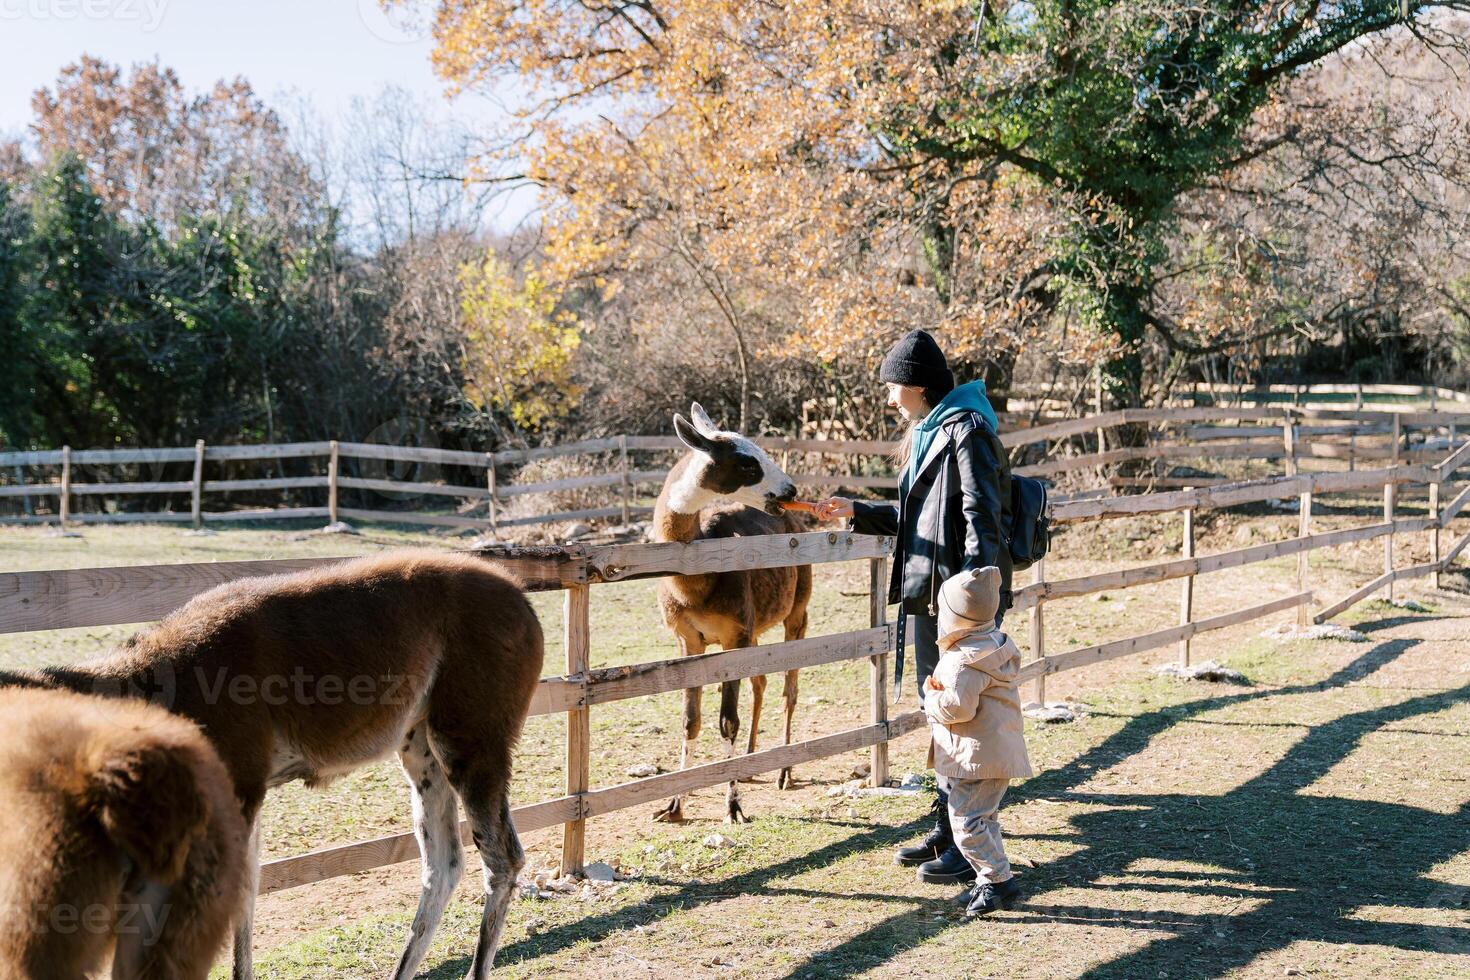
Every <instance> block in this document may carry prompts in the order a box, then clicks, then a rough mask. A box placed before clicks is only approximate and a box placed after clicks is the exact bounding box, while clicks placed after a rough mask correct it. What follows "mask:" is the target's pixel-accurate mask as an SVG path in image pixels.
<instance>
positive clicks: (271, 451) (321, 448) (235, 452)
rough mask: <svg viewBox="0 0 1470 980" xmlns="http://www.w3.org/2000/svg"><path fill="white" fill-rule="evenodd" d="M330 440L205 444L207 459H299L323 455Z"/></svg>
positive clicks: (205, 456)
mask: <svg viewBox="0 0 1470 980" xmlns="http://www.w3.org/2000/svg"><path fill="white" fill-rule="evenodd" d="M331 448H332V444H331V443H330V442H326V441H323V442H283V443H277V444H275V445H265V446H206V447H204V458H205V460H207V461H216V460H226V459H299V458H301V457H303V456H325V455H326V454H327V453H328V452H330V451H331Z"/></svg>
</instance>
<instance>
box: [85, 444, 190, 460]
mask: <svg viewBox="0 0 1470 980" xmlns="http://www.w3.org/2000/svg"><path fill="white" fill-rule="evenodd" d="M71 461H72V462H73V463H190V462H193V461H194V447H193V446H187V447H176V448H175V447H170V448H168V449H73V450H72V451H71Z"/></svg>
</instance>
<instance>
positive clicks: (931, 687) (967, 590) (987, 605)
mask: <svg viewBox="0 0 1470 980" xmlns="http://www.w3.org/2000/svg"><path fill="white" fill-rule="evenodd" d="M999 606H1000V570H999V569H997V568H994V567H990V568H977V569H972V570H970V571H965V572H961V573H960V574H958V575H956V576H954V577H953V578H950V579H948V580H947V581H946V582H945V583H944V585H943V586H942V587H941V588H940V590H939V597H938V607H939V610H938V612H939V650H940V656H939V664H938V666H937V667H935V669H934V674H933V675H932V676H931V677H930V678H929V680H928V682H927V683H926V685H925V687H926V690H925V692H924V694H925V696H924V713H925V714H926V715H927V716H928V718H929V729H930V733H931V734H932V736H933V742H932V744H931V746H930V751H931V752H932V753H933V763H934V771H935V773H936V774H937V775H938V777H939V780H940V786H941V787H943V788H946V789H947V790H948V792H949V820H950V826H951V827H952V828H953V830H954V840H955V845H956V846H957V847H958V848H959V849H960V852H961V853H962V854H964V855H965V858H966V859H967V860H968V861H969V862H970V865H971V866H972V867H973V868H974V869H975V872H976V878H975V884H974V886H973V887H972V888H971V889H970V890H969V891H968V892H967V893H966V894H965V896H964V902H965V913H966V915H984V914H986V913H988V912H993V911H995V909H997V908H1003V907H1006V908H1008V907H1009V906H1010V905H1011V903H1012V902H1013V901H1015V897H1016V892H1017V886H1016V883H1015V881H1014V879H1013V877H1012V874H1011V866H1010V862H1009V861H1007V860H1006V853H1005V846H1004V845H1003V844H1002V842H1001V837H1000V824H999V823H998V822H997V821H996V813H997V811H998V810H999V809H1000V801H1001V798H1002V797H1003V796H1005V792H1006V787H1007V786H1008V785H1009V783H1010V781H1011V780H1012V779H1014V778H1016V777H1020V776H1029V775H1031V763H1030V761H1029V760H1028V759H1027V757H1026V741H1025V736H1024V733H1023V728H1022V720H1021V699H1020V695H1019V694H1018V693H1017V691H1016V675H1017V673H1018V672H1019V671H1020V668H1021V655H1020V651H1018V650H1017V649H1016V645H1015V643H1013V642H1012V641H1011V638H1010V637H1009V636H1007V635H1006V634H1004V633H1002V632H1000V630H998V629H996V628H995V613H996V610H997V609H998V608H999Z"/></svg>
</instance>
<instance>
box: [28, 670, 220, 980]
mask: <svg viewBox="0 0 1470 980" xmlns="http://www.w3.org/2000/svg"><path fill="white" fill-rule="evenodd" d="M0 717H3V718H4V719H5V738H4V739H3V740H0V800H4V801H5V819H4V820H3V821H0V978H3V980H22V978H32V977H92V976H100V975H101V974H102V972H103V971H104V970H105V968H106V967H107V964H108V963H109V962H111V964H112V970H111V976H112V977H113V980H205V978H206V977H208V976H209V968H210V966H212V965H213V963H214V959H215V956H216V955H217V954H218V953H219V951H220V948H221V947H222V946H223V945H224V943H225V940H226V938H227V937H228V936H229V934H230V926H231V925H232V924H233V922H234V920H235V918H236V916H237V914H238V913H239V911H240V908H241V905H242V904H243V901H244V898H245V881H246V870H245V850H246V833H245V821H244V820H243V819H242V818H241V816H240V806H239V804H238V803H237V802H236V800H235V787H234V784H233V783H231V781H230V775H229V773H227V772H226V771H225V767H224V766H223V765H222V764H221V763H220V759H219V755H218V754H217V753H216V752H215V750H214V748H213V747H212V746H211V745H210V744H209V742H208V740H206V739H205V737H204V735H203V734H202V733H201V732H200V731H199V726H198V725H195V724H194V723H192V722H190V721H188V720H186V719H184V718H180V717H178V716H177V715H172V714H169V713H168V712H167V711H164V710H163V709H162V708H158V707H155V706H154V705H151V704H145V703H143V702H140V701H119V700H117V699H115V698H100V697H89V696H87V695H82V694H75V693H73V692H71V691H47V690H22V689H19V688H10V689H0Z"/></svg>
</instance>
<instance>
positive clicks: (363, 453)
mask: <svg viewBox="0 0 1470 980" xmlns="http://www.w3.org/2000/svg"><path fill="white" fill-rule="evenodd" d="M337 451H338V452H339V453H341V454H342V455H343V456H351V457H353V458H354V459H381V460H389V461H392V462H400V463H447V464H449V465H451V466H471V467H476V468H483V467H484V466H485V454H484V453H483V452H473V451H470V450H466V449H436V448H433V447H431V446H387V445H383V444H381V443H374V442H339V443H337ZM343 486H346V484H343Z"/></svg>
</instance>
